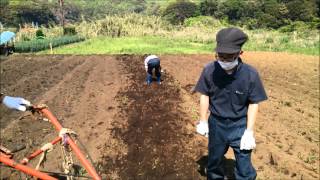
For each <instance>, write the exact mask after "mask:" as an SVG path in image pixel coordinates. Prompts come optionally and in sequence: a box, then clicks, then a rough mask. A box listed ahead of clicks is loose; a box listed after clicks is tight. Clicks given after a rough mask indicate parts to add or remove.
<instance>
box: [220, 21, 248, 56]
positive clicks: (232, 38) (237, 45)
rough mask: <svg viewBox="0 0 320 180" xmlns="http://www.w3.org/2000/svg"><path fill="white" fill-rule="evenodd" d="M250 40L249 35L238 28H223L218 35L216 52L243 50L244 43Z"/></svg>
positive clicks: (229, 52) (228, 52) (231, 52)
mask: <svg viewBox="0 0 320 180" xmlns="http://www.w3.org/2000/svg"><path fill="white" fill-rule="evenodd" d="M247 40H248V36H247V35H246V34H245V33H244V32H243V31H242V30H240V29H238V28H234V27H231V28H224V29H221V30H220V31H219V32H218V33H217V36H216V41H217V47H216V49H215V50H216V52H219V53H226V54H233V53H237V52H240V51H241V47H242V45H243V44H244V43H245V42H246V41H247Z"/></svg>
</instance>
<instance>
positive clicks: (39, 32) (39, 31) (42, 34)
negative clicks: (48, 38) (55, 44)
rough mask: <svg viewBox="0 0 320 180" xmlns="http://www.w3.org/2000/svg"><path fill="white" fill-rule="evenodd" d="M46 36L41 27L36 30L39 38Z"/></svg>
mask: <svg viewBox="0 0 320 180" xmlns="http://www.w3.org/2000/svg"><path fill="white" fill-rule="evenodd" d="M44 37H45V35H44V33H43V31H42V30H41V29H38V30H37V31H36V38H37V39H44Z"/></svg>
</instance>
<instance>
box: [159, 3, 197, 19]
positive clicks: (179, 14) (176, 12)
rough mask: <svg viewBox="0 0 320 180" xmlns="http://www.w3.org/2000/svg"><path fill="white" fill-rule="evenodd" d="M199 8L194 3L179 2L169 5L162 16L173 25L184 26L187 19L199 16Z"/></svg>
mask: <svg viewBox="0 0 320 180" xmlns="http://www.w3.org/2000/svg"><path fill="white" fill-rule="evenodd" d="M197 8H198V7H197V5H196V4H195V3H193V2H189V1H186V0H179V1H177V2H174V3H171V4H169V5H168V7H167V8H166V9H165V10H164V12H163V14H162V16H163V17H164V18H166V19H167V20H168V21H169V22H170V23H172V24H182V23H183V22H184V20H185V19H187V18H189V17H194V16H196V15H197V13H198V9H197Z"/></svg>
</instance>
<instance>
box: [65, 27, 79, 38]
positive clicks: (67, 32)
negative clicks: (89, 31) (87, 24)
mask: <svg viewBox="0 0 320 180" xmlns="http://www.w3.org/2000/svg"><path fill="white" fill-rule="evenodd" d="M76 34H77V32H76V28H75V27H73V26H67V27H64V28H63V35H69V36H72V35H76Z"/></svg>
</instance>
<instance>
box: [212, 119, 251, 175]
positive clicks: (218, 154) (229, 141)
mask: <svg viewBox="0 0 320 180" xmlns="http://www.w3.org/2000/svg"><path fill="white" fill-rule="evenodd" d="M246 126H247V118H246V117H244V118H240V119H236V120H231V119H225V118H220V117H216V116H214V115H210V117H209V146H208V147H209V155H208V169H207V178H208V180H213V179H224V176H225V174H224V172H223V159H224V154H225V153H226V152H227V150H228V148H229V146H230V147H232V149H233V151H234V155H235V159H236V166H235V170H234V173H235V178H236V179H237V180H252V179H256V176H257V173H256V170H255V169H254V167H253V166H252V163H251V152H252V150H249V151H248V150H240V140H241V137H242V135H243V133H244V131H245V129H246Z"/></svg>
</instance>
